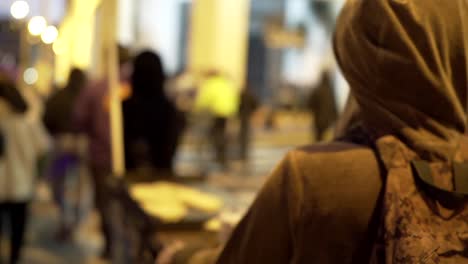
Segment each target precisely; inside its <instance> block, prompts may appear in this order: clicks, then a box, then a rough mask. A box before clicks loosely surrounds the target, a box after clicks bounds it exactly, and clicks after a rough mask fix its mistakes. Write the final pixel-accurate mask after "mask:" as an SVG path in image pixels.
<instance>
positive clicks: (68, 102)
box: [44, 68, 87, 136]
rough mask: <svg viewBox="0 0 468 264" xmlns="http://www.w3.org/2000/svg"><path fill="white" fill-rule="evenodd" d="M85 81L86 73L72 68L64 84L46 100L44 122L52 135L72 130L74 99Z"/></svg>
mask: <svg viewBox="0 0 468 264" xmlns="http://www.w3.org/2000/svg"><path fill="white" fill-rule="evenodd" d="M86 82H87V78H86V74H85V73H84V72H83V71H82V70H80V69H78V68H74V69H72V70H71V71H70V75H69V77H68V83H67V84H66V86H65V87H64V88H63V89H61V90H59V91H57V92H56V93H55V94H53V95H52V96H51V97H50V98H49V99H48V100H47V102H46V108H45V113H44V124H45V126H46V128H47V129H48V130H49V133H50V134H51V135H53V136H56V135H59V134H63V133H72V132H73V123H72V120H73V110H74V106H75V101H76V98H77V97H78V95H79V94H80V92H81V90H82V89H83V87H85V85H86Z"/></svg>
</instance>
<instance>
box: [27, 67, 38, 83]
mask: <svg viewBox="0 0 468 264" xmlns="http://www.w3.org/2000/svg"><path fill="white" fill-rule="evenodd" d="M38 79H39V73H38V72H37V70H36V69H35V68H27V69H26V70H25V71H24V74H23V80H24V82H25V83H26V84H29V85H32V84H35V83H36V82H37V80H38Z"/></svg>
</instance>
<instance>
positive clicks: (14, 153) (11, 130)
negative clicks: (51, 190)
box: [0, 77, 49, 263]
mask: <svg viewBox="0 0 468 264" xmlns="http://www.w3.org/2000/svg"><path fill="white" fill-rule="evenodd" d="M13 88H14V85H13V83H12V82H11V81H9V80H5V79H2V78H1V77H0V94H4V93H3V91H4V90H5V89H8V90H10V92H9V93H11V94H14V95H15V96H14V99H13V100H12V99H11V97H10V96H6V97H3V96H0V131H1V134H2V137H3V138H4V144H5V149H4V154H3V156H1V157H0V226H1V225H2V223H3V222H4V220H6V219H8V223H9V227H10V243H11V246H10V256H9V257H10V260H9V263H18V261H19V259H20V255H21V249H22V246H23V243H24V233H25V228H26V224H27V220H28V205H29V203H30V201H31V200H32V198H33V194H34V186H35V185H34V182H35V178H36V177H35V176H36V174H37V173H38V171H39V169H38V163H39V160H40V158H41V157H42V156H43V155H45V154H46V152H47V150H48V147H49V139H48V136H47V134H46V133H45V130H44V129H43V127H42V126H41V123H40V122H38V120H35V119H34V118H31V115H28V112H29V111H31V110H30V109H29V110H28V112H25V111H26V110H27V109H28V108H27V106H26V103H25V102H24V101H23V99H22V97H21V94H20V93H19V92H18V91H16V92H13V91H12V90H11V89H13ZM14 89H16V88H14Z"/></svg>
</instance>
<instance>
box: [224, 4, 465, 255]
mask: <svg viewBox="0 0 468 264" xmlns="http://www.w3.org/2000/svg"><path fill="white" fill-rule="evenodd" d="M334 47H335V55H336V57H337V60H338V63H339V65H340V67H341V69H342V71H343V73H344V75H345V77H346V79H347V81H348V82H349V84H350V86H351V90H352V95H353V96H354V98H355V99H356V104H355V105H354V106H353V109H355V112H353V113H347V115H348V117H347V120H348V121H350V122H349V123H348V124H346V125H345V126H343V130H344V131H345V133H344V134H343V137H342V138H341V139H340V140H336V141H335V142H334V143H330V144H320V145H312V146H309V147H304V148H300V149H297V150H293V151H291V152H290V153H288V155H287V156H286V157H285V158H284V159H283V161H282V162H281V163H280V164H279V165H278V166H277V168H276V169H275V170H274V172H273V173H272V175H271V177H270V178H269V180H268V181H267V183H266V184H265V186H264V187H263V189H262V190H261V192H260V193H259V195H258V197H257V199H256V201H255V202H254V204H253V205H252V207H251V208H250V210H249V212H248V213H247V215H246V216H245V217H244V219H243V220H242V221H241V223H240V224H239V225H238V227H237V228H236V230H235V231H234V232H233V234H232V236H231V239H230V241H229V242H228V243H227V245H226V246H225V248H224V251H223V252H222V253H221V256H220V258H219V260H218V263H223V264H225V263H242V264H248V263H268V264H275V263H278V264H284V263H320V264H326V263H387V264H390V263H468V257H467V256H468V254H467V252H468V244H467V242H466V241H468V239H467V238H468V236H467V234H468V208H467V207H466V201H467V199H466V197H467V194H468V191H467V190H468V188H467V187H468V184H467V183H468V173H467V172H468V169H467V168H468V167H467V165H466V164H467V163H466V162H467V161H468V147H467V146H468V144H467V138H466V136H465V133H466V132H467V123H466V122H467V115H466V108H467V96H468V93H467V89H468V56H467V53H468V2H467V1H465V0H450V1H441V0H349V1H347V3H346V5H345V7H344V9H343V11H342V13H341V15H340V18H339V20H338V22H337V29H336V32H335V38H334ZM352 105H353V104H352Z"/></svg>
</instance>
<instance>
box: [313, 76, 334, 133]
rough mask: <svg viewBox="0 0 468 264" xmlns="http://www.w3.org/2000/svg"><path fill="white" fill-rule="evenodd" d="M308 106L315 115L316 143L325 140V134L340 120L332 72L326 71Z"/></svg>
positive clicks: (314, 130) (314, 131)
mask: <svg viewBox="0 0 468 264" xmlns="http://www.w3.org/2000/svg"><path fill="white" fill-rule="evenodd" d="M307 106H308V107H309V109H310V111H311V112H312V113H314V122H313V123H312V126H313V127H312V130H313V134H314V135H315V141H321V140H323V139H324V136H325V132H326V131H327V129H328V128H330V126H331V125H333V123H334V122H335V121H336V119H337V118H338V110H337V109H336V101H335V95H334V93H333V82H332V79H331V72H329V71H325V72H323V74H322V79H321V80H320V83H319V84H318V86H317V87H316V88H315V89H314V90H313V91H312V92H311V94H310V96H309V99H308V101H307Z"/></svg>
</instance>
